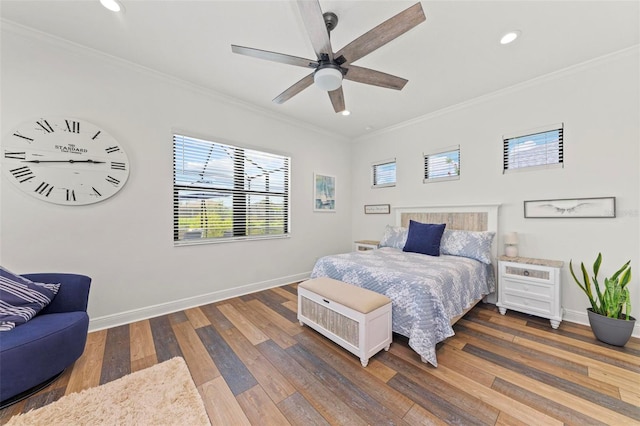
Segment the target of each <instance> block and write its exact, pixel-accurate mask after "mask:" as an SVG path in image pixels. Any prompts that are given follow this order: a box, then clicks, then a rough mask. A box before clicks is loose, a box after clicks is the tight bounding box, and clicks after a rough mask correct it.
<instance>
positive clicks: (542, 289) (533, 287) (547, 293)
mask: <svg viewBox="0 0 640 426" xmlns="http://www.w3.org/2000/svg"><path fill="white" fill-rule="evenodd" d="M502 285H503V286H504V291H507V292H513V291H516V292H520V293H523V295H527V294H530V295H535V296H538V297H545V298H551V297H553V287H552V286H551V285H546V284H541V283H536V282H532V281H518V280H514V279H511V278H504V279H503V281H502Z"/></svg>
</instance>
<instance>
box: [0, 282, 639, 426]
mask: <svg viewBox="0 0 640 426" xmlns="http://www.w3.org/2000/svg"><path fill="white" fill-rule="evenodd" d="M296 294H297V293H296V285H289V286H283V287H280V288H275V289H271V290H266V291H262V292H259V293H254V294H250V295H246V296H242V297H238V298H234V299H230V300H225V301H222V302H218V303H214V304H210V305H206V306H201V307H199V308H193V309H188V310H186V311H182V312H177V313H174V314H170V315H165V316H161V317H157V318H152V319H150V320H145V321H139V322H136V323H133V324H129V325H125V326H120V327H115V328H111V329H108V330H102V331H97V332H93V333H90V334H89V338H88V341H87V346H86V349H85V352H84V354H83V355H82V357H81V358H80V359H79V360H78V361H77V362H76V363H75V365H74V366H73V368H70V369H68V370H67V371H66V372H65V373H64V374H63V375H62V377H61V378H60V379H59V380H58V381H56V382H54V383H53V384H52V385H50V386H49V387H48V388H45V389H43V390H42V391H40V392H39V393H38V394H36V395H34V396H32V397H30V398H29V399H26V400H24V401H22V402H19V403H17V404H15V405H13V406H11V407H8V408H6V409H4V410H2V411H0V423H6V422H7V421H8V419H9V418H10V417H11V416H13V415H15V414H17V413H21V412H26V411H29V410H32V409H35V408H38V407H42V406H44V405H46V404H49V403H51V402H53V401H55V400H57V399H59V398H60V397H62V396H64V395H65V394H69V393H71V392H78V391H81V390H83V389H86V388H89V387H93V386H97V385H100V384H103V383H106V382H109V381H112V380H115V379H117V378H119V377H122V376H124V375H126V374H129V373H131V372H133V371H137V370H140V369H143V368H146V367H149V366H152V365H154V364H156V363H159V362H162V361H166V360H168V359H170V358H172V357H175V356H181V357H183V358H184V359H185V360H186V362H187V364H188V366H189V369H190V371H191V375H192V377H193V379H194V382H195V384H196V386H197V388H198V390H199V392H200V394H201V395H202V399H203V401H204V403H205V406H206V408H207V412H208V414H209V417H210V419H211V423H212V424H214V425H243V424H245V425H249V424H251V425H286V424H292V425H327V424H332V425H367V424H370V425H381V424H410V425H440V424H459V425H525V424H526V425H543V424H550V425H552V424H553V425H561V424H575V425H596V424H598V425H600V424H615V425H631V424H640V339H636V338H632V340H631V341H630V342H629V343H628V344H627V346H626V347H624V348H616V347H612V346H607V345H604V344H602V343H600V342H598V341H597V340H595V339H594V337H593V335H592V333H591V330H590V329H589V328H588V327H585V326H581V325H576V324H571V323H567V322H563V323H562V324H561V325H560V328H559V329H558V330H553V329H552V328H551V327H550V326H549V322H548V321H546V320H544V319H541V318H536V317H530V316H527V315H522V314H518V313H515V312H512V311H509V312H508V313H507V315H506V316H502V315H500V314H499V313H498V312H497V310H496V309H495V307H494V306H493V305H484V304H482V303H481V304H479V305H478V306H476V307H475V308H474V309H472V310H471V311H470V312H469V313H468V314H467V315H466V316H465V317H464V318H463V319H461V320H460V321H458V323H457V324H456V325H455V326H454V329H455V331H456V335H455V336H454V337H452V338H450V339H448V340H446V341H445V342H444V343H441V344H440V345H439V347H438V352H437V353H438V363H439V365H438V368H434V367H432V366H430V365H427V364H423V363H422V362H420V357H419V356H418V355H417V354H416V353H415V352H413V350H412V349H410V348H409V346H408V344H407V341H406V339H405V338H403V337H401V336H396V335H394V342H393V344H392V345H391V349H390V351H389V352H384V351H382V352H380V353H378V354H377V355H376V356H374V357H373V358H372V359H371V360H370V362H369V366H368V367H366V368H363V367H362V366H361V365H360V361H359V359H358V358H357V357H356V356H354V355H352V354H350V353H349V352H347V351H345V350H343V349H342V348H340V347H339V346H337V345H335V344H333V343H332V342H331V341H329V340H327V339H326V338H324V337H322V336H321V335H319V334H318V333H316V332H315V331H313V330H312V329H310V328H309V327H301V326H300V325H299V324H298V322H297V319H296V309H297V302H296Z"/></svg>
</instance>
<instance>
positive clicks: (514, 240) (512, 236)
mask: <svg viewBox="0 0 640 426" xmlns="http://www.w3.org/2000/svg"><path fill="white" fill-rule="evenodd" d="M504 243H505V244H518V233H517V232H507V233H506V234H504Z"/></svg>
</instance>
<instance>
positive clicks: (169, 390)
mask: <svg viewBox="0 0 640 426" xmlns="http://www.w3.org/2000/svg"><path fill="white" fill-rule="evenodd" d="M7 425H29V426H33V425H46V426H53V425H65V426H67V425H210V423H209V417H208V416H207V412H206V411H205V408H204V404H203V402H202V399H201V398H200V394H199V393H198V390H197V389H196V386H195V384H194V383H193V380H192V379H191V374H190V373H189V369H188V368H187V364H185V362H184V360H183V359H182V358H173V359H170V360H169V361H165V362H163V363H161V364H157V365H154V366H153V367H149V368H147V369H144V370H140V371H137V372H135V373H132V374H129V375H127V376H124V377H121V378H120V379H118V380H114V381H113V382H109V383H106V384H104V385H102V386H98V387H95V388H91V389H86V390H83V391H82V392H80V393H74V394H70V395H67V396H65V397H63V398H60V399H59V400H57V401H55V402H52V403H51V404H49V405H46V406H44V407H42V408H39V409H37V410H33V411H29V412H28V413H24V414H21V415H19V416H14V417H12V418H11V419H10V420H9V423H7Z"/></svg>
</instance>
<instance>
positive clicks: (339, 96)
mask: <svg viewBox="0 0 640 426" xmlns="http://www.w3.org/2000/svg"><path fill="white" fill-rule="evenodd" d="M328 93H329V99H331V105H333V110H334V111H335V112H342V111H344V109H345V107H344V93H343V92H342V86H340V87H338V88H337V89H336V90H332V91H330V92H328Z"/></svg>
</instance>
